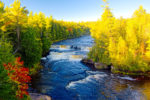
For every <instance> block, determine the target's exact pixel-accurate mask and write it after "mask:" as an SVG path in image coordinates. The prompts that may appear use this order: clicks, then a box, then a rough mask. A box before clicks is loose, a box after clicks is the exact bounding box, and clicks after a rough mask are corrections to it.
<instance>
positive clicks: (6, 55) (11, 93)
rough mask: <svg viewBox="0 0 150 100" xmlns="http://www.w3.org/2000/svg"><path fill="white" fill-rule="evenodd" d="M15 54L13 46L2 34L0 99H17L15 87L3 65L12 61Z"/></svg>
mask: <svg viewBox="0 0 150 100" xmlns="http://www.w3.org/2000/svg"><path fill="white" fill-rule="evenodd" d="M13 60H14V56H13V55H12V46H11V45H10V43H8V42H7V40H6V39H5V38H4V36H2V37H1V38H0V79H1V81H0V91H1V93H0V99H4V100H10V99H12V100H15V87H14V85H13V83H12V82H11V81H9V77H8V75H7V72H6V70H5V69H4V67H3V64H4V63H8V62H12V61H13Z"/></svg>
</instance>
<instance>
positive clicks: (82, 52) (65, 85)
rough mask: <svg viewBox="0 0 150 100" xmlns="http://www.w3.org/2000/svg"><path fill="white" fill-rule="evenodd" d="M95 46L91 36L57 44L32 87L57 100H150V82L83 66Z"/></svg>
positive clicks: (52, 48) (46, 58)
mask: <svg viewBox="0 0 150 100" xmlns="http://www.w3.org/2000/svg"><path fill="white" fill-rule="evenodd" d="M92 45H93V39H92V38H91V37H90V36H83V37H80V38H76V39H69V40H65V41H62V42H58V43H55V44H53V45H52V47H51V49H50V51H51V52H50V53H49V55H48V56H47V57H45V58H42V60H43V61H44V62H45V64H44V66H45V68H44V69H43V70H42V71H41V72H40V74H41V78H40V79H37V80H36V81H35V82H34V84H32V87H33V88H34V89H35V90H36V91H37V92H40V93H43V94H47V95H50V96H51V97H52V98H53V100H150V81H148V80H145V81H136V80H135V79H133V78H131V77H128V76H118V75H114V74H112V73H109V72H103V71H102V72H100V71H92V70H91V69H90V68H88V67H87V66H85V65H83V64H82V63H80V60H81V59H82V58H84V57H86V54H87V53H88V52H89V50H90V48H91V46H92Z"/></svg>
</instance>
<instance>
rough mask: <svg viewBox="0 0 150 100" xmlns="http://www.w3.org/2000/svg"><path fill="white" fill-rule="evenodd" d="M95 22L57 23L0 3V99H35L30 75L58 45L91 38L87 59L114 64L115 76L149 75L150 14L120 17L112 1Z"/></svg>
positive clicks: (143, 11)
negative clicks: (66, 41)
mask: <svg viewBox="0 0 150 100" xmlns="http://www.w3.org/2000/svg"><path fill="white" fill-rule="evenodd" d="M103 1H104V3H105V5H104V6H103V11H104V12H103V14H102V15H101V18H100V19H98V20H97V21H96V22H71V21H63V20H56V19H54V18H53V17H52V16H49V17H47V16H46V15H45V14H44V13H42V12H39V13H33V12H32V11H29V10H28V9H27V8H26V7H25V6H21V1H20V0H14V3H13V4H11V5H10V6H5V4H4V3H3V2H2V1H0V100H1V99H2V100H30V99H31V98H30V96H29V93H28V91H27V90H28V88H29V86H28V84H29V83H30V82H31V80H32V79H31V76H32V75H36V73H38V71H39V70H40V69H41V68H42V66H41V65H40V59H41V58H42V57H43V56H45V55H46V54H47V53H48V52H49V49H50V46H51V45H52V44H53V43H55V42H58V41H61V40H66V39H71V38H76V37H80V36H83V35H87V34H91V36H92V37H93V38H94V42H95V43H94V46H93V47H92V48H91V50H90V52H89V53H88V58H89V59H92V60H93V61H94V62H100V63H103V64H106V65H111V66H113V68H112V72H113V73H121V74H125V75H126V74H128V75H146V76H149V75H150V14H149V13H147V12H146V9H144V8H143V6H139V8H138V9H137V10H135V12H134V13H133V15H132V17H131V18H123V17H120V18H116V17H115V16H114V15H113V13H112V12H111V8H110V7H109V3H108V1H107V0H103Z"/></svg>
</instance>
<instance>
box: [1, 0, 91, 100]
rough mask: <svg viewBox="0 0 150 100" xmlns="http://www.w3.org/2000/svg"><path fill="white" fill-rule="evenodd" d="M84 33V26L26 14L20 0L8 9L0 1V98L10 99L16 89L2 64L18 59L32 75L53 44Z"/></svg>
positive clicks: (87, 31) (26, 11)
mask: <svg viewBox="0 0 150 100" xmlns="http://www.w3.org/2000/svg"><path fill="white" fill-rule="evenodd" d="M88 33H89V28H88V27H86V26H85V23H75V22H65V21H63V20H62V21H57V20H55V19H53V17H52V16H50V17H46V16H45V15H44V13H42V12H40V13H38V14H37V13H33V12H32V11H31V12H29V11H28V10H27V9H26V7H22V6H21V2H20V0H15V1H14V3H13V4H11V5H10V6H9V7H8V6H6V7H5V6H4V3H3V2H1V1H0V79H1V81H0V92H1V93H0V99H4V98H5V99H6V100H7V99H8V100H10V99H11V100H13V99H14V98H15V97H14V95H16V94H15V91H16V90H17V88H16V86H15V83H14V82H13V81H11V80H10V77H9V76H8V71H7V70H5V69H4V66H3V64H4V63H5V64H8V63H11V64H12V65H14V64H15V63H14V62H15V57H21V60H23V61H24V65H25V66H26V67H28V68H29V69H30V71H31V72H30V73H34V72H35V70H36V69H38V68H39V62H40V58H41V57H42V55H45V54H46V53H47V52H48V51H49V48H50V45H51V44H52V43H53V42H56V41H60V40H64V39H68V38H74V37H79V36H81V35H84V34H88Z"/></svg>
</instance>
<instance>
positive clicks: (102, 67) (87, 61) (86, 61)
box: [81, 58, 112, 70]
mask: <svg viewBox="0 0 150 100" xmlns="http://www.w3.org/2000/svg"><path fill="white" fill-rule="evenodd" d="M81 62H82V63H83V64H85V65H87V66H88V67H90V68H91V69H94V70H111V66H112V65H106V64H103V63H97V62H94V61H93V60H91V59H86V58H84V59H82V60H81Z"/></svg>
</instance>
